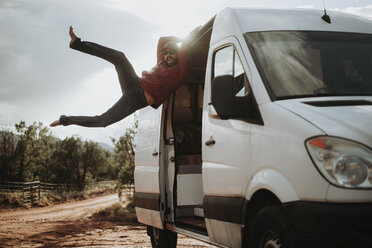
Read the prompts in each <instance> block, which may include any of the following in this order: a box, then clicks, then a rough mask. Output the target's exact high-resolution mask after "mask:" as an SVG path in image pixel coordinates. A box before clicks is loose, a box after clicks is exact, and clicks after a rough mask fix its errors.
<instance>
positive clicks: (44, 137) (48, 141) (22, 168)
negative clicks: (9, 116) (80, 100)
mask: <svg viewBox="0 0 372 248" xmlns="http://www.w3.org/2000/svg"><path fill="white" fill-rule="evenodd" d="M15 128H16V131H17V133H18V142H17V146H16V156H17V164H16V166H15V168H14V170H17V171H18V179H17V180H19V181H32V180H43V179H44V178H43V176H44V175H48V173H47V171H48V170H49V168H48V167H49V164H48V163H49V161H50V157H51V154H52V148H53V146H54V140H55V139H53V138H52V136H51V134H50V131H49V128H47V127H44V126H43V125H42V123H40V122H39V123H36V122H34V123H33V124H31V125H29V126H27V125H26V123H25V122H24V121H21V122H20V123H19V124H16V125H15ZM46 181H48V178H47V180H46Z"/></svg>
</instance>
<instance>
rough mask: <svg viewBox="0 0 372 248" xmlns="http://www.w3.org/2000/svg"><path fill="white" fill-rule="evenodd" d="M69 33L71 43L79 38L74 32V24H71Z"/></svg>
mask: <svg viewBox="0 0 372 248" xmlns="http://www.w3.org/2000/svg"><path fill="white" fill-rule="evenodd" d="M69 34H70V37H71V41H70V44H72V43H73V42H74V41H75V40H76V39H77V36H76V35H75V33H74V28H73V27H72V26H70V30H69Z"/></svg>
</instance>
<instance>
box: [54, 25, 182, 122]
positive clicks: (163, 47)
mask: <svg viewBox="0 0 372 248" xmlns="http://www.w3.org/2000/svg"><path fill="white" fill-rule="evenodd" d="M69 33H70V37H71V42H70V48H72V49H75V50H78V51H81V52H84V53H88V54H90V55H94V56H97V57H99V58H102V59H104V60H107V61H108V62H110V63H112V64H113V65H114V66H115V69H116V71H117V74H118V77H119V82H120V86H121V90H122V93H123V96H122V97H121V98H120V99H119V101H117V102H116V103H115V104H114V106H112V107H111V108H110V109H109V110H107V111H106V112H105V113H103V114H101V115H96V116H66V115H61V116H60V118H59V120H56V121H54V122H53V123H51V124H50V126H51V127H55V126H58V125H64V126H68V125H72V124H75V125H79V126H84V127H106V126H108V125H111V124H112V123H115V122H118V121H120V120H122V119H124V118H125V117H127V116H128V115H130V114H132V113H134V112H135V111H136V110H138V109H141V108H144V107H146V106H148V105H151V106H152V107H153V108H158V107H159V106H160V105H161V104H162V102H163V101H164V100H166V99H167V98H168V96H169V95H170V94H172V92H173V91H174V90H175V89H177V88H178V87H179V86H180V85H181V84H182V83H183V82H184V80H185V79H186V76H187V74H188V66H187V56H186V51H187V45H186V44H182V46H181V48H178V46H177V43H178V42H180V41H181V40H180V39H178V38H176V37H161V38H160V39H159V42H158V48H157V64H156V66H155V67H154V68H153V69H152V70H151V71H150V72H147V71H144V72H142V77H141V78H140V77H138V76H137V75H136V73H135V71H134V69H133V67H132V65H131V64H130V62H129V61H128V59H127V58H126V56H125V55H124V53H123V52H120V51H116V50H113V49H111V48H108V47H104V46H101V45H98V44H95V43H92V42H87V41H81V39H80V38H78V37H77V36H76V35H75V33H74V31H73V28H72V26H71V27H70V31H69Z"/></svg>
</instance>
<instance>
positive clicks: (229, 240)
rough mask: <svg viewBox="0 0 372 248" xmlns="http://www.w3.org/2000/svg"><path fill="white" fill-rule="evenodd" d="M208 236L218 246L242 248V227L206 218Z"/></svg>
mask: <svg viewBox="0 0 372 248" xmlns="http://www.w3.org/2000/svg"><path fill="white" fill-rule="evenodd" d="M205 223H206V225H207V229H208V236H209V237H210V239H211V240H212V241H213V242H215V243H216V244H222V245H225V246H227V247H232V248H235V247H236V248H239V247H242V242H241V239H242V231H243V228H242V225H241V224H235V223H230V222H225V221H220V220H215V219H209V218H205Z"/></svg>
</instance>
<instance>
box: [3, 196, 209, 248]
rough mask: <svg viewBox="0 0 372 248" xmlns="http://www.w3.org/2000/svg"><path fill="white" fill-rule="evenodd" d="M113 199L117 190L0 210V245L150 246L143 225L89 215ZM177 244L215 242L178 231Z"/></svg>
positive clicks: (111, 202) (26, 247)
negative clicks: (31, 207)
mask: <svg viewBox="0 0 372 248" xmlns="http://www.w3.org/2000/svg"><path fill="white" fill-rule="evenodd" d="M115 202H118V197H117V195H116V194H114V195H106V196H102V197H97V198H94V199H89V200H84V201H79V202H72V203H64V204H59V205H54V206H49V207H43V208H33V209H17V210H0V248H8V247H25V248H31V247H32V248H33V247H44V248H47V247H48V248H49V247H50V248H51V247H80V248H81V247H102V248H108V247H128V248H129V247H151V244H150V242H149V240H150V239H149V237H148V236H147V234H146V228H145V227H144V226H141V225H129V224H126V223H115V222H108V221H102V220H99V219H98V218H93V217H92V214H93V213H95V212H96V211H98V210H99V209H102V208H105V207H107V206H110V205H112V204H113V203H115ZM177 247H184V248H186V247H214V246H210V245H207V244H205V243H202V242H199V241H195V240H194V239H189V238H186V237H184V236H182V235H178V245H177Z"/></svg>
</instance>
